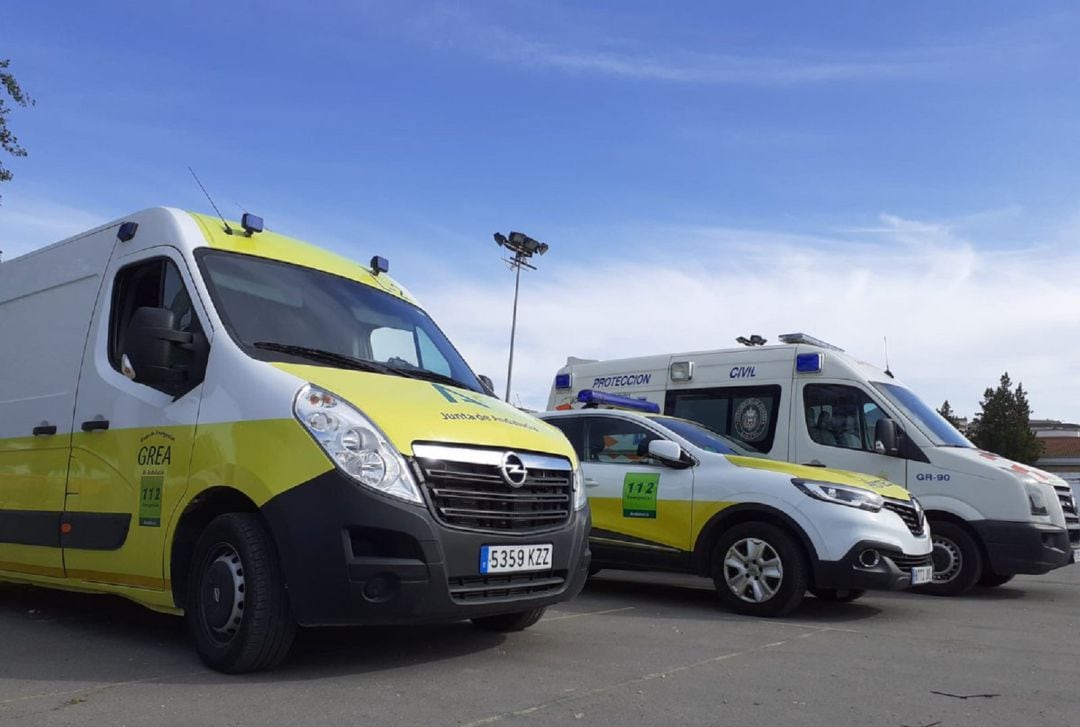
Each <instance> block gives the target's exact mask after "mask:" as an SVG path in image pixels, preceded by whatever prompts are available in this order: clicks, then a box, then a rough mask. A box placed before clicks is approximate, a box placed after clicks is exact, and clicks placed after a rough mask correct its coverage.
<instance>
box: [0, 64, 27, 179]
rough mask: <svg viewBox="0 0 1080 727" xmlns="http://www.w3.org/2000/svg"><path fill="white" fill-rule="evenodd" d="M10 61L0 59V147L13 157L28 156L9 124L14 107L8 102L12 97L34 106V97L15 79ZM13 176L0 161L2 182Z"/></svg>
mask: <svg viewBox="0 0 1080 727" xmlns="http://www.w3.org/2000/svg"><path fill="white" fill-rule="evenodd" d="M10 63H11V60H10V59H8V58H3V59H0V87H2V88H3V92H0V148H2V149H3V150H4V151H6V152H7V153H8V154H10V155H11V156H13V157H24V156H26V149H23V148H22V146H21V145H20V144H19V139H18V137H16V136H15V135H14V134H12V133H11V129H9V128H8V126H7V116H8V114H9V113H11V109H12V107H11V106H10V105H9V104H8V99H9V98H10V99H11V101H13V102H15V103H16V104H18V105H19V106H22V107H24V108H25V107H26V106H33V105H34V99H32V98H30V95H29V94H28V93H26V91H23V90H22V87H21V86H19V82H18V81H16V80H15V76H13V75H12V74H11V72H10V71H8V65H9V64H10ZM5 93H6V96H5ZM12 176H13V175H12V173H11V170H10V169H7V168H5V167H4V165H3V164H2V163H0V182H7V181H10V180H11V177H12Z"/></svg>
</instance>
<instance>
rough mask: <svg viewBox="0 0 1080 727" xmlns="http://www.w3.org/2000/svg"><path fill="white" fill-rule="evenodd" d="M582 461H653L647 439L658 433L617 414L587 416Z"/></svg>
mask: <svg viewBox="0 0 1080 727" xmlns="http://www.w3.org/2000/svg"><path fill="white" fill-rule="evenodd" d="M585 431H586V437H585V457H584V460H583V461H585V462H597V463H600V464H635V463H637V464H641V463H645V462H650V463H651V462H652V459H651V458H650V457H649V442H651V441H652V440H654V439H660V437H659V436H658V435H656V434H654V433H653V432H650V431H649V430H648V429H646V428H644V427H642V426H641V425H639V424H637V423H635V422H631V421H627V420H626V419H618V418H616V417H589V418H588V420H587V421H586V423H585Z"/></svg>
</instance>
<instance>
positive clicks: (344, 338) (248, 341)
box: [199, 252, 486, 393]
mask: <svg viewBox="0 0 1080 727" xmlns="http://www.w3.org/2000/svg"><path fill="white" fill-rule="evenodd" d="M199 264H200V266H201V267H202V269H203V273H204V276H205V278H206V280H207V283H208V287H209V289H210V295H211V296H212V297H213V299H214V305H215V307H216V308H217V311H218V314H219V315H220V316H221V319H222V321H223V322H224V323H225V327H226V328H228V330H229V335H231V336H232V337H233V339H234V340H235V341H236V342H237V343H238V344H240V345H241V346H242V347H243V348H244V350H245V351H246V352H247V353H248V355H249V356H252V357H254V358H259V359H262V360H274V361H280V360H283V359H284V360H295V359H301V360H303V361H304V362H305V363H313V364H320V365H324V366H339V367H348V368H359V369H363V370H370V371H377V372H380V373H387V374H394V375H401V376H411V377H416V378H430V379H432V380H441V381H444V382H445V383H453V384H455V385H457V386H461V387H463V388H466V389H471V390H473V391H477V392H481V393H486V392H485V391H484V388H483V386H482V385H481V384H480V382H479V380H478V379H477V378H476V374H474V373H473V372H472V370H471V369H470V368H469V366H468V365H467V364H466V363H465V361H464V360H463V359H462V358H461V356H460V354H458V352H457V351H456V350H455V349H454V347H453V346H452V345H451V344H450V342H449V341H448V340H447V339H446V336H444V335H443V333H442V331H440V330H439V328H438V326H436V325H435V323H434V322H433V321H432V320H431V319H430V318H429V317H428V315H427V314H426V313H424V311H422V310H421V309H420V308H418V307H416V306H415V305H413V304H411V303H408V302H406V301H404V300H402V299H400V298H398V297H397V296H394V295H391V294H389V293H385V292H383V291H381V290H379V289H377V288H373V287H372V286H370V285H365V284H363V283H358V282H356V281H354V280H349V279H348V278H342V277H340V276H337V275H331V274H330V273H324V272H320V271H318V270H313V269H311V268H305V267H300V266H298V265H290V264H288V263H283V262H278V261H276V260H267V259H264V258H258V257H252V256H250V255H241V254H237V253H229V252H204V253H202V254H201V255H200V256H199ZM365 363H368V364H371V365H365Z"/></svg>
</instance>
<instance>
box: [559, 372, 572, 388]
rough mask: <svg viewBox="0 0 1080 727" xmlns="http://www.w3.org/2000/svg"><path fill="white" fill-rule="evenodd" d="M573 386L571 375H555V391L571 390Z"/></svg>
mask: <svg viewBox="0 0 1080 727" xmlns="http://www.w3.org/2000/svg"><path fill="white" fill-rule="evenodd" d="M573 386H574V376H573V374H555V389H556V390H562V389H571V388H573Z"/></svg>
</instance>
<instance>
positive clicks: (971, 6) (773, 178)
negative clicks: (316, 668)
mask: <svg viewBox="0 0 1080 727" xmlns="http://www.w3.org/2000/svg"><path fill="white" fill-rule="evenodd" d="M1077 37H1080V8H1074V7H1073V6H1071V5H1068V4H1053V3H1046V4H1042V3H1035V2H1032V3H1024V4H1017V3H1006V2H966V3H950V4H944V3H903V4H900V3H896V4H892V5H886V4H883V3H862V2H850V3H839V2H819V3H797V2H792V3H768V4H766V3H756V4H729V3H724V4H721V3H711V2H700V3H680V4H675V3H645V2H609V3H589V4H585V3H559V2H540V1H536V2H533V1H518V2H501V3H494V2H491V3H485V2H458V3H419V2H321V3H317V4H315V3H311V4H304V5H301V4H297V3H279V2H269V3H245V2H235V3H179V2H153V3H146V2H138V3H136V2H132V3H100V4H97V5H96V6H95V7H94V8H92V9H91V8H90V7H89V6H87V5H85V4H82V3H79V4H76V3H69V2H50V3H42V2H30V1H28V0H12V1H11V2H9V3H7V4H6V6H5V15H4V22H3V25H2V26H0V57H9V58H11V59H12V70H13V71H14V72H15V73H16V75H17V78H18V79H19V80H20V82H22V83H23V85H24V87H25V88H26V89H27V90H28V91H29V92H30V93H31V94H32V95H33V96H34V97H35V98H36V99H37V102H38V103H37V106H36V107H35V108H33V109H29V110H16V111H15V112H13V114H12V116H11V118H10V124H11V126H12V128H13V129H14V130H15V131H16V133H18V135H19V137H20V140H21V141H22V142H23V144H24V145H25V146H26V147H27V148H28V149H29V151H30V156H29V157H27V158H26V159H21V160H12V161H11V162H10V164H8V161H7V160H5V164H7V165H8V166H10V168H11V169H12V170H13V171H14V172H15V174H16V177H15V180H14V181H13V182H11V183H9V184H6V185H4V186H3V187H0V194H2V195H3V206H0V248H2V249H4V250H5V257H8V258H10V256H11V255H12V254H17V253H18V252H20V251H25V250H27V249H31V248H33V247H36V246H38V245H41V244H44V243H47V242H50V241H53V240H55V239H58V238H59V237H62V236H64V235H66V234H69V233H72V232H75V231H78V230H79V229H82V228H84V227H87V226H89V225H91V224H95V223H97V222H101V221H105V220H108V219H112V218H116V217H119V216H122V215H123V214H124V213H125V212H129V211H132V210H135V209H139V208H143V207H147V206H152V205H157V204H168V205H173V206H178V207H183V208H187V209H193V210H199V211H207V207H208V206H207V203H206V202H205V200H204V198H203V197H202V195H201V193H200V192H199V190H198V189H197V187H196V186H195V185H194V183H193V182H192V181H191V179H190V176H189V175H188V172H187V169H186V168H187V166H188V165H190V166H193V167H194V168H195V169H196V170H197V171H198V173H199V175H200V176H201V177H202V179H203V181H204V183H205V184H206V185H207V186H208V187H209V189H210V190H211V192H212V193H213V195H214V196H215V198H216V199H217V201H218V204H219V206H221V207H222V209H223V210H224V211H225V212H226V214H228V215H230V216H237V215H238V214H239V212H240V209H241V208H245V209H248V210H251V211H254V212H257V213H259V214H261V215H262V216H263V217H265V218H266V220H267V224H268V225H269V226H271V227H273V228H275V229H278V230H280V231H283V232H286V233H289V234H293V235H295V236H298V237H302V238H306V239H310V240H312V241H314V242H317V243H319V244H323V245H327V246H330V247H333V248H335V249H337V250H339V251H342V252H345V253H347V254H351V255H354V256H356V257H357V258H361V259H365V260H366V259H367V258H368V257H370V255H371V254H374V253H380V254H383V255H385V256H387V257H389V258H390V259H391V265H392V273H394V274H395V275H396V277H398V278H399V279H400V280H402V282H404V283H405V284H406V285H408V286H409V287H410V288H411V289H412V290H413V291H414V292H415V293H416V294H417V295H418V296H419V297H420V298H421V299H422V300H423V301H424V302H425V303H427V305H428V306H429V308H431V309H432V312H433V314H434V315H435V317H436V318H437V319H438V320H439V321H440V322H441V324H442V325H443V327H444V328H445V329H446V330H447V331H448V332H449V333H450V335H451V337H452V338H454V340H455V341H456V342H458V344H459V347H460V348H462V350H463V352H464V353H465V355H466V357H467V358H469V359H470V360H471V361H472V362H473V363H474V365H475V367H476V368H477V369H479V370H482V371H485V372H487V373H490V374H491V375H492V376H493V378H495V379H496V382H497V384H499V386H498V387H497V388H499V389H500V390H501V388H502V384H501V382H502V381H504V380H505V378H504V377H505V347H506V338H507V336H508V328H509V303H510V295H511V294H512V285H513V282H512V278H511V276H510V274H509V273H508V272H507V271H506V270H505V269H504V268H503V267H502V266H501V263H500V262H499V260H498V255H497V250H496V248H495V246H494V243H492V242H491V233H492V232H494V231H495V230H502V231H504V232H505V231H507V230H509V229H511V228H513V229H521V230H524V231H526V232H528V233H529V234H531V235H533V236H535V237H538V238H540V239H543V240H545V241H547V242H549V243H550V244H551V246H552V248H551V252H550V253H549V254H548V256H547V257H545V258H544V259H543V260H542V261H541V268H542V269H541V271H540V272H539V273H535V274H531V275H530V276H529V277H528V279H527V280H526V281H524V283H523V298H522V320H521V328H520V334H521V339H520V340H521V345H522V351H523V356H522V358H521V359H519V366H520V368H519V369H518V372H517V373H516V375H515V387H514V390H515V393H516V396H517V397H520V400H521V401H522V402H524V403H527V404H531V405H542V404H543V402H544V399H545V398H546V391H547V387H548V385H549V382H550V378H551V375H552V374H553V373H554V370H555V368H557V367H558V366H559V365H560V364H561V363H562V362H563V360H564V359H565V357H566V356H567V355H578V356H589V357H595V358H604V357H610V356H623V355H637V354H645V353H655V352H659V351H667V350H680V349H682V350H685V349H703V348H714V347H722V346H727V345H730V344H732V340H733V338H734V337H735V336H736V335H741V334H748V333H751V332H756V333H762V334H763V335H766V336H767V337H775V335H777V334H779V333H782V332H785V330H807V331H809V332H812V333H814V334H816V335H819V336H821V337H823V338H827V339H829V340H834V341H835V342H836V343H838V344H839V345H841V346H844V347H845V348H848V349H849V350H852V351H855V352H856V353H859V354H860V355H862V356H864V357H865V358H867V359H868V360H871V361H875V362H879V361H880V359H881V355H880V348H881V344H880V341H881V337H882V336H883V335H888V336H889V339H890V349H891V354H892V359H893V361H892V363H893V369H894V370H896V371H897V373H898V375H899V376H900V377H901V378H903V379H905V380H906V381H907V382H908V383H910V384H912V385H913V386H914V388H916V390H918V391H920V392H921V393H923V394H924V395H925V397H926V398H927V399H928V400H930V401H931V402H932V403H935V404H937V403H940V401H941V400H942V399H943V398H946V397H948V398H949V399H950V400H951V401H952V402H953V403H954V405H955V407H956V408H957V409H959V410H960V411H961V412H963V413H972V412H973V411H974V409H975V407H976V403H977V401H978V398H979V396H980V395H981V392H982V389H983V388H984V387H985V386H987V385H990V384H992V383H994V381H995V380H996V378H997V376H998V375H999V374H1000V372H1001V371H1003V370H1005V369H1008V370H1009V371H1010V373H1011V374H1012V375H1013V378H1014V379H1021V380H1023V381H1024V383H1025V385H1026V387H1027V388H1028V389H1029V390H1030V391H1031V394H1032V402H1033V404H1034V405H1035V409H1036V412H1035V413H1036V415H1038V416H1046V417H1055V418H1071V419H1074V420H1075V419H1080V384H1078V383H1074V378H1075V377H1074V375H1073V373H1072V369H1073V368H1074V364H1075V362H1076V361H1077V357H1078V356H1080V344H1074V343H1072V342H1071V341H1072V340H1077V341H1080V335H1078V334H1080V323H1077V322H1075V319H1078V318H1080V316H1076V315H1075V309H1076V306H1077V303H1078V302H1080V296H1077V295H1076V294H1075V293H1074V291H1073V286H1074V284H1075V282H1076V280H1077V275H1080V256H1078V254H1077V252H1076V250H1077V245H1076V243H1077V242H1078V240H1077V237H1078V236H1080V198H1078V185H1077V179H1078V171H1077V170H1080V144H1078V143H1076V140H1077V139H1080V73H1078V72H1077V69H1078V68H1080V44H1078V43H1077V42H1076V38H1077ZM781 329H784V330H781Z"/></svg>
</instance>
